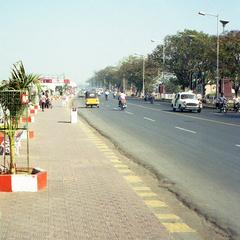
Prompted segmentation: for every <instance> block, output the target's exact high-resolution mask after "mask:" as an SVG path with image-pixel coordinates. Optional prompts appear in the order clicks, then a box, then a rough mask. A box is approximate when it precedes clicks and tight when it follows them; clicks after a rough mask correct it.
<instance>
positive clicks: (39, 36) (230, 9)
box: [0, 0, 240, 83]
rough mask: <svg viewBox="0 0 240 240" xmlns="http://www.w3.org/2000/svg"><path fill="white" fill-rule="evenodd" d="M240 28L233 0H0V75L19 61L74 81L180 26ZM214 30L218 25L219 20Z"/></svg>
mask: <svg viewBox="0 0 240 240" xmlns="http://www.w3.org/2000/svg"><path fill="white" fill-rule="evenodd" d="M199 11H204V12H206V13H211V14H219V17H220V18H221V19H224V20H225V19H226V20H229V21H230V23H229V24H228V25H227V27H226V30H240V1H239V0H228V1H227V0H41V1H40V0H0V79H7V78H8V77H9V74H10V70H11V67H12V65H13V64H14V63H15V62H17V61H18V60H22V61H23V63H24V65H25V68H26V69H27V71H28V72H29V73H30V72H31V73H37V74H42V75H55V76H56V75H59V76H60V75H61V76H63V74H64V75H65V76H66V77H68V78H70V79H72V80H73V81H75V82H77V83H80V82H84V81H85V80H87V79H88V78H90V77H91V76H93V74H94V71H97V70H100V69H102V68H104V67H105V66H107V65H116V64H118V62H119V60H121V59H122V58H123V57H126V56H128V55H130V54H134V53H139V54H147V53H150V52H151V51H152V50H153V49H154V48H155V47H156V43H151V41H150V40H151V39H156V40H159V41H162V40H163V38H164V37H165V36H166V35H172V34H176V33H177V32H178V31H183V30H184V29H195V30H197V31H203V32H206V33H209V34H216V29H217V27H216V26H217V23H216V18H214V17H210V16H205V17H203V16H200V15H198V14H197V13H198V12H199ZM219 31H222V26H221V24H219Z"/></svg>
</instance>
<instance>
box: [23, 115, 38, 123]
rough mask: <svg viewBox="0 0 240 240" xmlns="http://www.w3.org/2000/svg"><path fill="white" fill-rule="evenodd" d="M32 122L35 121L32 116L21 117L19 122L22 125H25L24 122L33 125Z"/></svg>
mask: <svg viewBox="0 0 240 240" xmlns="http://www.w3.org/2000/svg"><path fill="white" fill-rule="evenodd" d="M34 120H35V119H34V116H29V117H22V118H21V122H22V123H26V122H29V123H33V122H34Z"/></svg>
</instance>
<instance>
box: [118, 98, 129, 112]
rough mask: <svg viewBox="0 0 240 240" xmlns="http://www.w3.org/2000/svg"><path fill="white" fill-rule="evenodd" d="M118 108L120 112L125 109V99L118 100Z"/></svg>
mask: <svg viewBox="0 0 240 240" xmlns="http://www.w3.org/2000/svg"><path fill="white" fill-rule="evenodd" d="M119 108H120V110H121V111H122V110H124V109H126V108H127V104H126V100H125V99H122V100H119Z"/></svg>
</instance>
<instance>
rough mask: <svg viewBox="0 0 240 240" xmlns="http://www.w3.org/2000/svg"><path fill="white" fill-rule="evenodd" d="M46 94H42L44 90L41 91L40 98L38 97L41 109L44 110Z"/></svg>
mask: <svg viewBox="0 0 240 240" xmlns="http://www.w3.org/2000/svg"><path fill="white" fill-rule="evenodd" d="M46 99H47V98H46V96H45V94H44V92H43V93H42V96H41V99H40V102H41V104H40V105H41V108H42V111H43V112H44V108H45V104H46Z"/></svg>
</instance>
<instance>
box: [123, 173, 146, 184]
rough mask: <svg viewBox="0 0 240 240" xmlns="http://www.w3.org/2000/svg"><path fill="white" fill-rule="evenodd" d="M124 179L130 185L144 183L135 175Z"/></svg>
mask: <svg viewBox="0 0 240 240" xmlns="http://www.w3.org/2000/svg"><path fill="white" fill-rule="evenodd" d="M124 178H125V179H126V180H127V181H128V182H130V183H140V182H142V180H141V178H140V177H138V176H135V175H130V176H124Z"/></svg>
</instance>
